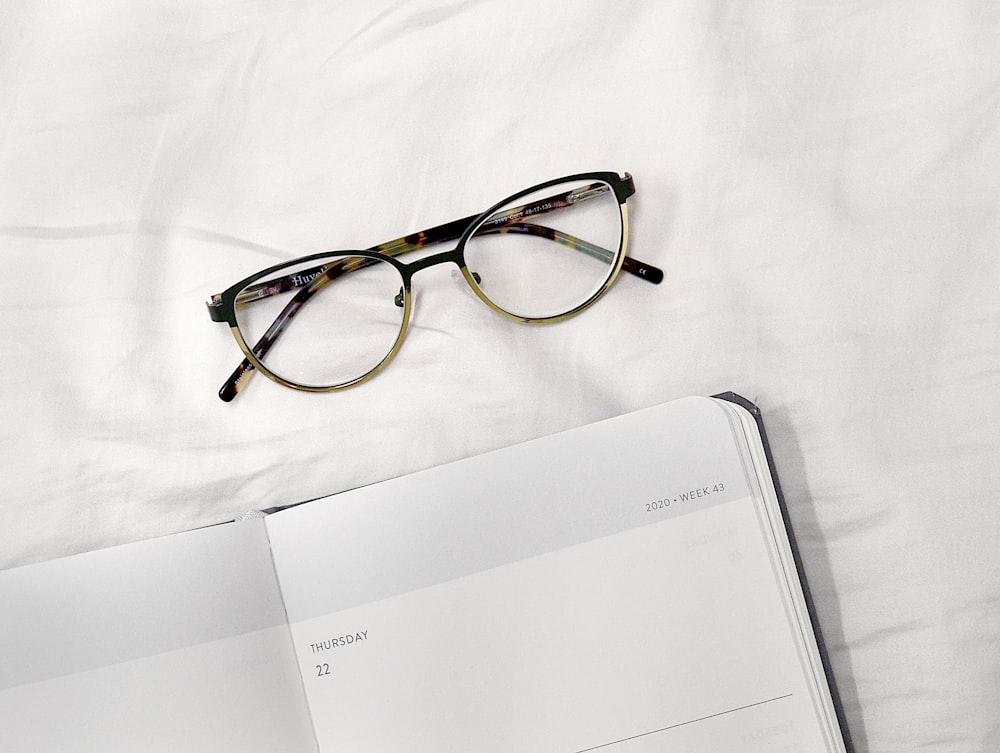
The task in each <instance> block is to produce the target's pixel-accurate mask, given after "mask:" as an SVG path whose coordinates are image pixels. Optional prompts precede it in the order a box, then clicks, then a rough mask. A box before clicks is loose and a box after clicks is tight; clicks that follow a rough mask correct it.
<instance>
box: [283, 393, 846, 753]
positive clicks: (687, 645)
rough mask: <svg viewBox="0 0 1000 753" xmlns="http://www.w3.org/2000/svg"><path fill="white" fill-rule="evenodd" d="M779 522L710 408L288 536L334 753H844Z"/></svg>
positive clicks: (609, 428)
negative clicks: (829, 715) (820, 694)
mask: <svg viewBox="0 0 1000 753" xmlns="http://www.w3.org/2000/svg"><path fill="white" fill-rule="evenodd" d="M760 504H761V500H760V499H759V497H755V496H753V495H752V494H751V490H750V486H749V484H748V481H747V474H746V469H745V467H744V466H743V463H742V462H741V459H740V454H739V452H738V450H737V444H736V440H735V438H734V435H733V431H732V428H731V426H730V423H729V420H728V418H727V415H726V413H725V411H724V410H723V409H721V408H720V407H719V406H718V405H717V404H716V403H715V402H714V401H711V400H708V399H701V398H691V399H686V400H682V401H677V402H674V403H670V404H667V405H664V406H659V407H657V408H653V409H649V410H647V411H641V412H638V413H635V414H630V415H627V416H622V417H619V418H616V419H612V420H610V421H606V422H603V423H601V424H595V425H592V426H588V427H583V428H581V429H578V430H575V431H573V432H568V433H564V434H561V435H557V436H555V437H548V438H545V439H542V440H538V441H536V442H530V443H527V444H524V445H519V446H517V447H513V448H508V449H506V450H501V451H499V452H496V453H490V454H488V455H484V456H480V457H477V458H472V459H469V460H466V461H461V462H459V463H455V464H452V465H450V466H444V467H442V468H437V469H431V470H429V471H425V472H423V473H420V474H415V475H413V476H410V477H407V478H403V479H396V480H394V481H391V482H386V483H384V484H379V485H375V486H372V487H367V488H365V489H360V490H356V491H355V492H351V493H349V494H344V495H338V496H337V497H335V498H330V499H328V500H324V501H319V502H314V503H312V504H310V505H307V506H303V507H301V508H296V509H293V510H288V511H285V512H282V513H279V514H277V515H275V516H272V517H271V518H270V519H269V520H268V530H269V533H270V540H271V545H272V553H273V556H274V560H275V565H276V568H277V571H278V577H279V581H280V583H281V588H282V592H283V595H284V600H285V606H286V610H287V614H288V618H289V621H290V625H291V630H292V635H293V641H294V643H295V651H296V655H297V657H298V660H299V668H300V671H301V672H302V676H303V682H304V685H305V688H306V694H307V698H308V700H309V704H310V710H311V714H312V718H313V724H314V727H315V730H316V737H317V740H318V741H319V744H320V749H321V750H323V751H327V752H330V751H347V750H350V751H364V750H378V751H422V750H435V751H463V753H464V752H465V751H469V750H476V751H483V752H484V753H485V752H488V751H497V752H499V751H504V752H505V753H510V751H546V753H551V752H552V751H566V753H584V751H592V750H602V751H615V753H626V752H627V751H652V750H662V749H664V746H666V747H669V748H671V749H673V748H674V746H680V748H681V749H684V750H691V751H696V750H703V751H713V752H714V751H719V750H726V749H733V750H741V751H755V750H762V751H763V750H810V751H821V750H829V748H828V747H827V745H826V743H825V742H824V740H823V725H822V721H821V720H820V719H819V718H817V714H816V711H815V708H814V706H813V704H812V702H811V700H810V697H811V693H810V684H811V683H812V682H813V678H812V677H811V676H810V673H811V669H810V667H809V666H808V664H807V663H803V661H802V660H801V658H800V653H799V652H798V651H797V650H796V636H795V627H794V616H793V615H792V614H790V612H789V610H788V609H787V607H786V604H785V602H784V601H783V598H782V591H783V589H784V587H785V585H784V583H783V582H782V579H781V578H780V577H779V572H780V571H776V569H775V568H774V567H773V564H772V554H773V552H772V545H771V544H770V542H771V541H772V539H771V538H770V537H769V536H768V535H767V532H766V531H765V530H764V529H763V527H762V526H761V522H760V521H761V517H760V515H759V514H758V513H759V507H760Z"/></svg>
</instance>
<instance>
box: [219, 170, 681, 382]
mask: <svg viewBox="0 0 1000 753" xmlns="http://www.w3.org/2000/svg"><path fill="white" fill-rule="evenodd" d="M633 193H635V187H634V185H633V182H632V176H631V175H629V174H628V173H625V175H624V176H621V177H620V176H618V175H617V174H616V173H610V172H596V173H581V174H578V175H570V176H567V177H565V178H558V179H556V180H550V181H548V182H546V183H540V184H539V185H537V186H532V187H531V188H528V189H525V190H524V191H520V192H519V193H516V194H514V195H513V196H510V197H508V198H506V199H504V200H503V201H501V202H498V203H497V204H494V205H493V206H492V207H490V208H489V209H487V210H486V211H485V212H483V213H482V214H478V215H471V216H469V217H464V218H462V219H460V220H454V221H452V222H448V223H445V224H444V225H438V226H437V227H433V228H429V229H427V230H421V231H420V232H417V233H413V234H411V235H407V236H404V237H402V238H397V239H395V240H391V241H388V242H386V243H382V244H380V245H378V246H373V247H372V248H369V249H366V250H364V251H330V252H327V253H318V254H310V255H309V256H303V257H301V258H298V259H294V260H292V261H288V262H284V263H282V264H277V265H275V266H273V267H269V268H267V269H265V270H262V271H260V272H258V273H257V274H254V275H251V276H250V277H247V278H246V279H244V280H240V281H239V282H238V283H236V284H235V285H233V286H232V287H230V288H228V289H227V290H225V291H224V292H222V293H217V294H215V295H213V296H212V298H211V300H210V301H209V302H208V304H207V305H208V311H209V314H210V316H211V318H212V321H216V322H225V323H227V324H228V325H229V327H230V330H231V331H232V333H233V336H234V337H235V338H236V342H237V343H238V344H239V346H240V349H241V350H242V351H243V353H244V355H245V356H246V357H245V358H244V360H243V362H242V363H241V364H240V365H239V366H238V367H237V368H236V370H235V371H234V372H233V373H232V375H230V377H229V379H227V380H226V382H225V384H223V385H222V389H220V390H219V397H220V398H222V400H224V401H226V402H229V401H230V400H232V399H233V398H234V397H236V395H237V394H238V393H239V391H240V390H241V389H242V388H243V387H244V386H245V385H246V383H247V379H248V378H249V377H250V376H251V375H252V373H253V371H254V370H255V369H256V370H257V371H260V372H261V373H262V374H264V375H265V376H267V377H269V378H271V379H272V380H274V381H275V382H278V383H279V384H283V385H285V386H286V387H293V388H295V389H299V390H306V391H310V392H329V391H333V390H341V389H345V388H347V387H352V386H354V385H356V384H360V383H361V382H364V381H365V380H367V379H370V378H371V377H373V376H374V375H375V374H377V373H378V372H379V371H381V370H382V369H383V368H384V367H385V366H386V364H388V363H389V361H391V360H392V358H393V356H395V355H396V353H397V352H398V351H399V348H400V346H401V345H402V344H403V339H404V338H405V336H406V330H407V326H408V325H409V322H410V318H411V315H412V312H413V293H412V291H411V285H410V283H411V280H412V278H413V275H414V274H415V273H416V272H418V271H420V270H422V269H426V268H427V267H431V266H434V265H436V264H444V263H448V262H450V263H452V264H455V265H457V266H458V268H459V270H460V271H461V273H462V276H463V277H464V278H465V281H466V282H467V283H468V284H469V287H471V288H472V290H473V292H474V293H475V294H476V295H477V296H478V297H479V298H480V299H481V300H482V301H483V302H484V303H486V305H487V306H489V307H490V308H492V309H493V310H494V311H496V312H498V313H500V314H502V315H503V316H506V317H508V318H510V319H514V320H516V321H520V322H531V323H545V322H555V321H560V320H562V319H566V318H567V317H570V316H573V315H574V314H578V313H580V312H581V311H583V310H584V309H585V308H587V307H588V306H590V305H591V304H592V303H594V301H596V300H597V299H598V298H600V297H601V296H602V295H603V294H604V292H605V291H607V289H608V288H609V287H610V286H611V284H612V283H613V282H614V281H615V278H616V277H617V276H618V273H619V272H620V271H621V270H623V269H624V270H625V271H626V272H629V273H631V274H633V275H636V276H638V277H640V278H642V279H644V280H647V281H649V282H652V283H659V282H660V281H661V280H662V279H663V272H662V271H660V270H659V269H657V268H656V267H654V266H652V265H649V264H645V263H643V262H640V261H637V260H636V259H633V258H631V257H628V256H626V255H625V247H626V245H627V243H628V212H627V209H626V206H625V200H626V199H627V198H628V197H629V196H631V195H632V194H633ZM543 222H544V224H542V223H543ZM456 239H457V240H458V245H456V246H455V248H453V249H452V250H450V251H444V252H441V253H436V254H432V255H428V256H424V257H423V258H420V259H416V260H414V261H412V262H410V263H404V262H401V261H399V260H398V259H396V258H395V257H397V256H400V255H402V254H407V253H411V252H414V251H418V250H422V249H424V248H426V247H428V246H430V245H431V244H434V243H443V242H446V241H453V240H456ZM331 283H336V284H331Z"/></svg>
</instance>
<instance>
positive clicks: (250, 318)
mask: <svg viewBox="0 0 1000 753" xmlns="http://www.w3.org/2000/svg"><path fill="white" fill-rule="evenodd" d="M402 289H403V279H402V276H401V275H400V273H399V270H397V269H396V267H394V266H393V265H392V264H391V263H390V262H388V261H386V260H384V259H378V258H376V257H365V256H353V255H351V254H350V253H344V254H331V255H330V256H329V257H323V258H320V259H314V260H312V261H309V262H303V263H301V264H297V265H293V266H291V267H286V268H283V269H281V270H279V271H277V272H274V273H272V274H271V275H269V276H267V277H265V278H263V279H261V280H256V281H255V282H253V283H252V284H250V285H248V286H247V287H246V288H245V289H244V290H243V291H242V292H241V293H240V294H239V295H237V297H236V321H237V325H238V326H239V330H240V334H241V335H242V336H243V339H244V340H245V341H246V343H247V345H248V346H249V347H250V349H251V350H253V351H254V353H255V355H256V356H257V357H258V359H259V360H260V361H261V363H263V364H264V365H265V366H266V367H267V368H268V369H270V370H271V371H272V372H273V373H274V374H276V375H277V376H279V377H281V378H282V379H284V380H286V381H289V382H293V383H295V384H299V385H302V386H306V387H335V386H340V385H344V384H349V383H351V382H354V381H356V380H358V379H360V378H361V377H363V376H365V375H366V374H368V373H369V372H371V371H373V370H374V369H376V368H378V366H379V365H381V363H382V362H383V361H385V360H386V358H387V357H388V356H389V355H390V354H391V353H392V351H393V349H394V348H395V347H396V346H397V344H398V342H399V340H400V339H401V337H402V331H403V316H404V308H403V299H402Z"/></svg>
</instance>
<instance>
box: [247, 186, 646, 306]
mask: <svg viewBox="0 0 1000 753" xmlns="http://www.w3.org/2000/svg"><path fill="white" fill-rule="evenodd" d="M609 190H610V189H609V188H608V187H607V186H605V185H603V184H600V183H591V184H589V185H586V186H583V187H581V188H577V189H575V190H573V191H567V192H566V193H562V194H558V195H556V196H549V197H547V198H544V199H539V200H538V201H533V202H531V203H529V204H522V205H520V206H517V207H512V208H511V209H508V210H507V211H505V212H503V213H499V212H498V213H497V214H495V215H494V216H493V217H490V218H489V219H488V220H487V221H486V222H485V223H484V224H483V228H492V227H503V226H506V225H509V224H510V223H511V222H513V221H516V220H517V219H520V218H522V217H524V218H526V217H532V216H538V215H541V214H545V213H547V212H551V211H553V210H555V209H563V208H565V207H569V206H572V205H573V204H576V203H578V202H580V201H585V200H587V199H590V198H593V197H594V196H598V195H600V194H601V193H603V192H605V191H609ZM476 216H477V215H470V216H469V217H463V218H462V219H460V220H452V221H451V222H446V223H444V224H443V225H437V226H435V227H432V228H428V229H427V230H420V231H418V232H416V233H411V234H409V235H404V236H403V237H401V238H395V239H393V240H391V241H386V242H385V243H380V244H379V245H377V246H372V247H371V248H369V249H368V250H369V251H378V252H380V253H383V254H386V255H387V256H401V255H402V254H408V253H411V252H413V251H419V250H420V249H422V248H425V247H427V246H430V245H431V244H434V243H444V242H445V241H453V240H456V239H457V238H460V237H462V233H464V232H465V230H466V228H468V227H469V225H471V224H472V222H473V220H475V219H476ZM477 234H478V233H477ZM566 237H569V236H566ZM552 240H560V242H562V241H561V239H558V238H553V239H552ZM584 243H585V242H584ZM566 245H569V246H571V247H579V246H578V245H577V243H573V244H566ZM587 245H592V244H587ZM581 250H582V249H581ZM324 268H325V267H324V266H318V267H313V268H311V269H305V270H300V271H298V272H296V273H295V274H294V275H288V276H286V277H279V278H277V279H275V280H270V281H269V282H263V283H260V284H258V285H251V286H249V287H248V288H246V289H245V290H244V291H243V292H241V293H240V295H239V296H237V298H236V303H237V304H242V303H249V302H250V301H254V300H257V299H260V298H267V297H268V296H272V295H277V294H278V293H284V292H287V291H288V290H291V289H292V288H293V287H299V286H301V285H304V284H306V283H307V282H308V281H309V279H310V277H311V275H313V274H317V273H322V272H323V270H324ZM622 269H624V270H625V271H626V272H628V273H630V274H633V275H635V276H636V277H641V278H642V279H643V280H646V281H647V282H651V283H653V284H659V283H660V282H662V281H663V270H661V269H659V268H658V267H654V266H653V265H652V264H647V263H646V262H643V261H639V260H638V259H635V258H633V257H631V256H626V257H625V261H624V263H623V264H622ZM296 280H298V282H296ZM302 280H305V282H302Z"/></svg>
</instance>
